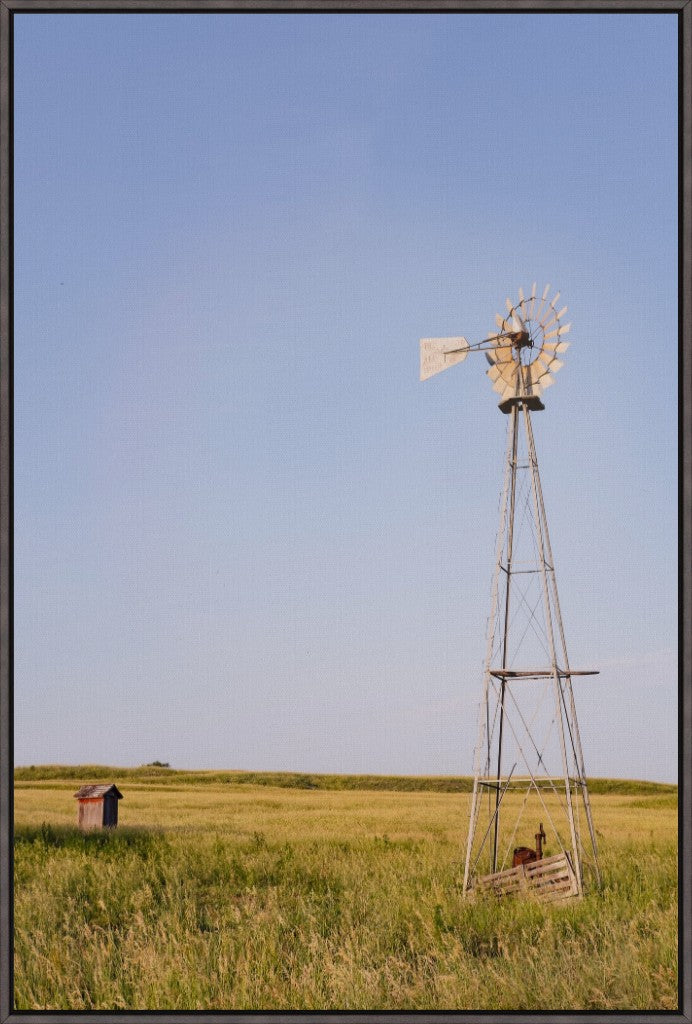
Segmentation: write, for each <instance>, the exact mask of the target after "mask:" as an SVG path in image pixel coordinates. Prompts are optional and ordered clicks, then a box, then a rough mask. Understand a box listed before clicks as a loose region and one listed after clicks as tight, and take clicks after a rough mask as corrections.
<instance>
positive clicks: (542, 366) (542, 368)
mask: <svg viewBox="0 0 692 1024" xmlns="http://www.w3.org/2000/svg"><path fill="white" fill-rule="evenodd" d="M550 358H551V357H550V356H547V355H543V354H542V353H541V355H539V356H538V357H537V359H536V360H535V362H534V363H532V364H531V365H532V366H535V367H536V368H537V369H538V371H539V375H540V376H542V375H543V374H544V373H547V372H548V369H549V366H550Z"/></svg>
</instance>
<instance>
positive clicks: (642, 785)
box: [14, 764, 677, 796]
mask: <svg viewBox="0 0 692 1024" xmlns="http://www.w3.org/2000/svg"><path fill="white" fill-rule="evenodd" d="M14 779H15V783H27V782H40V783H43V782H47V781H49V780H59V781H61V782H64V783H65V784H67V783H68V782H69V781H70V780H74V781H79V782H82V783H83V782H85V781H89V782H105V781H109V782H111V781H113V779H118V780H125V779H126V780H128V781H131V782H142V783H147V784H151V785H159V786H161V785H167V786H178V785H181V784H184V785H190V784H195V785H207V786H210V785H211V786H218V785H234V786H270V787H271V788H277V787H278V788H281V789H331V790H337V791H340V790H351V789H355V790H367V791H381V790H383V791H390V792H402V793H406V792H411V793H413V792H426V793H428V792H429V793H470V792H471V790H472V788H473V779H472V778H470V777H469V776H466V775H320V774H314V775H313V774H311V775H307V774H305V773H303V772H246V771H184V770H183V771H181V770H178V769H175V768H164V767H159V766H156V765H142V766H141V767H139V768H117V767H108V766H107V765H99V764H91V765H88V764H87V765H59V764H52V765H51V764H49V765H29V766H26V767H20V768H15V770H14ZM588 784H589V791H590V792H591V793H620V794H622V795H628V796H632V795H634V794H640V795H644V794H661V793H673V794H675V793H677V786H674V785H671V784H669V783H665V782H646V781H642V780H638V779H589V780H588Z"/></svg>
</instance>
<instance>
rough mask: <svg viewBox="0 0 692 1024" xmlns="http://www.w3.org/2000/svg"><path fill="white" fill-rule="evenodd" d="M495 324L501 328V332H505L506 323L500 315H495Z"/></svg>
mask: <svg viewBox="0 0 692 1024" xmlns="http://www.w3.org/2000/svg"><path fill="white" fill-rule="evenodd" d="M495 324H496V326H497V327H499V328H500V330H501V331H504V330H505V321H504V320H503V318H502V317H501V316H500V314H499V313H496V314H495Z"/></svg>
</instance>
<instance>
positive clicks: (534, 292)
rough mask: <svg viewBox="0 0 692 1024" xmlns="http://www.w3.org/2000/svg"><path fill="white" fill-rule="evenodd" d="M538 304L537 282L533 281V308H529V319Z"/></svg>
mask: <svg viewBox="0 0 692 1024" xmlns="http://www.w3.org/2000/svg"><path fill="white" fill-rule="evenodd" d="M535 305H536V282H535V281H534V282H533V287H532V289H531V309H530V310H529V320H530V319H531V318H532V317H533V311H534V308H535Z"/></svg>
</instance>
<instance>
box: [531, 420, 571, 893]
mask: <svg viewBox="0 0 692 1024" xmlns="http://www.w3.org/2000/svg"><path fill="white" fill-rule="evenodd" d="M522 409H523V413H524V425H525V427H526V443H527V447H528V456H529V466H530V468H531V481H532V488H531V490H532V495H533V511H534V522H535V527H536V540H537V542H538V553H539V566H540V574H541V585H542V587H543V607H544V610H545V624H546V632H547V636H548V645H549V650H550V665H551V669H552V673H553V680H554V684H555V714H556V716H557V719H558V722H559V735H560V748H561V751H562V767H563V772H564V779H565V798H566V801H567V817H568V819H569V830H570V838H571V840H572V857H573V860H572V866H573V868H574V871H575V872H576V874H577V880H578V883H579V891H580V892H581V888H582V880H581V871H580V869H579V865H580V862H581V858H580V856H579V844H578V842H577V834H576V830H575V825H574V807H573V806H572V787H571V784H570V770H569V762H568V760H567V745H566V743H565V723H564V719H563V714H562V702H563V694H562V683H561V680H560V674H559V669H558V664H557V658H556V655H555V636H554V633H553V609H552V608H551V602H550V590H549V585H548V572H547V565H546V541H545V532H546V523H545V519H544V516H542V515H541V512H542V509H541V502H540V499H539V489H540V479H539V475H538V461H537V459H536V448H535V445H534V440H533V430H532V429H531V413H530V412H529V410H528V408H527V406H526V404H525V403H522ZM547 564H548V565H550V568H551V570H552V568H553V565H552V562H550V563H547ZM555 611H556V612H557V609H555Z"/></svg>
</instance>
